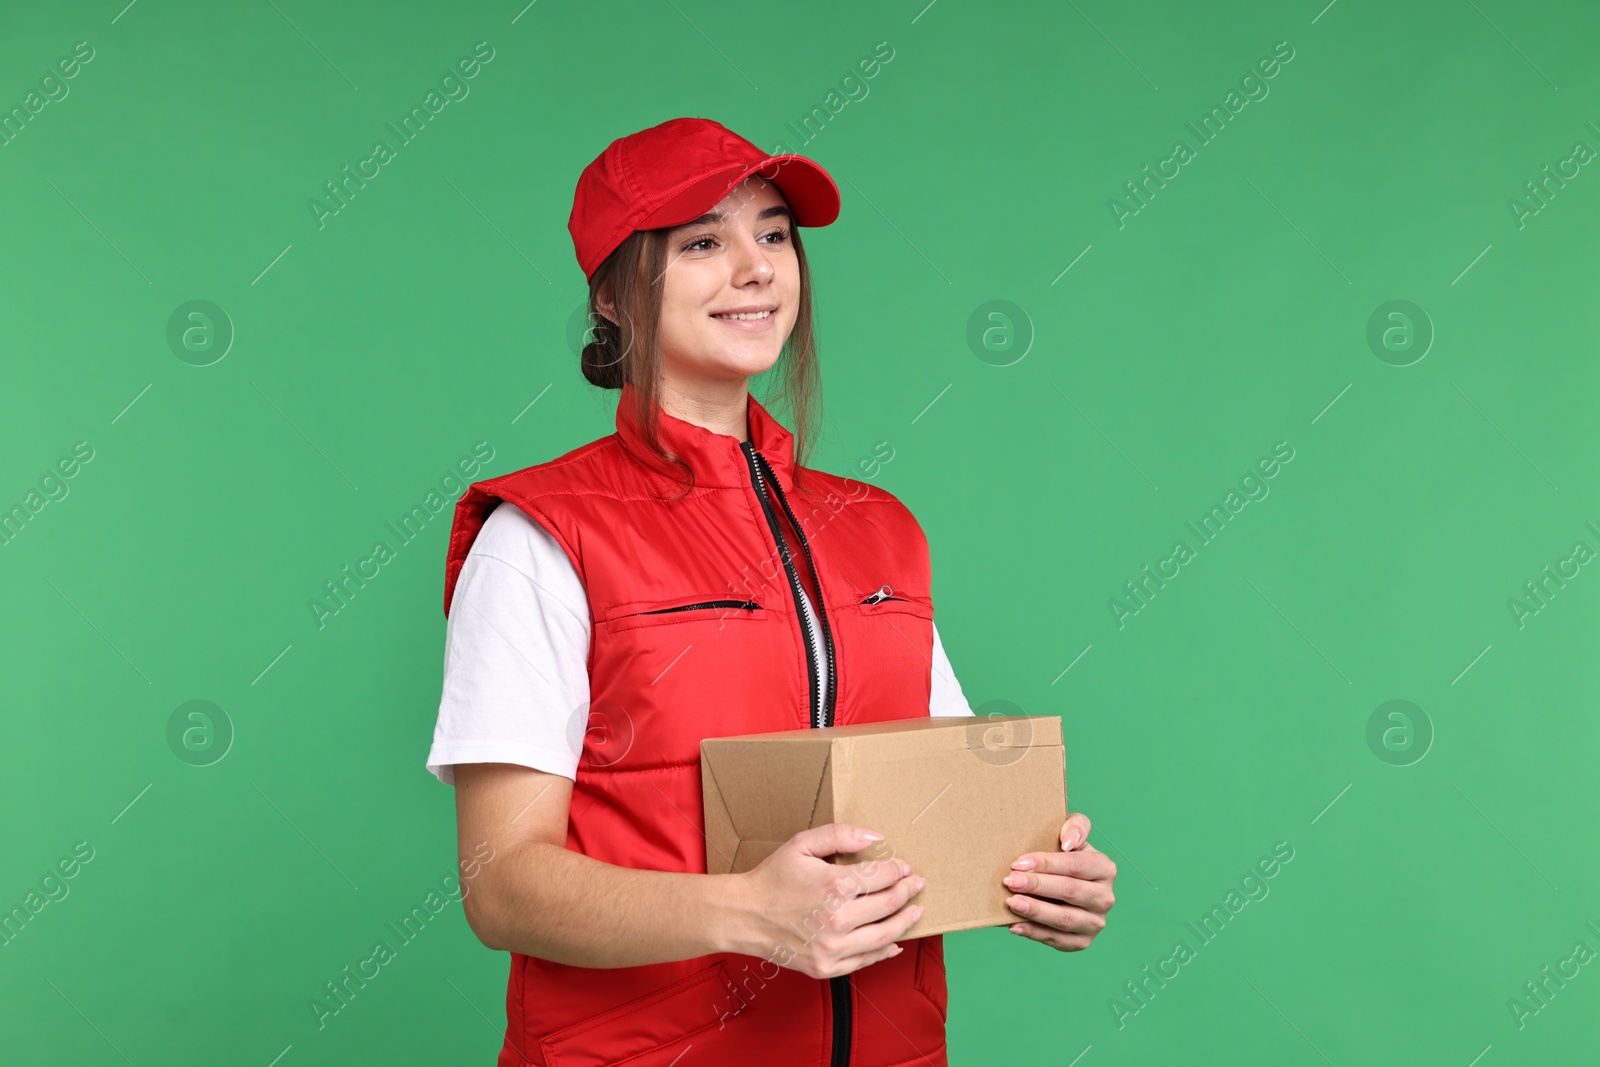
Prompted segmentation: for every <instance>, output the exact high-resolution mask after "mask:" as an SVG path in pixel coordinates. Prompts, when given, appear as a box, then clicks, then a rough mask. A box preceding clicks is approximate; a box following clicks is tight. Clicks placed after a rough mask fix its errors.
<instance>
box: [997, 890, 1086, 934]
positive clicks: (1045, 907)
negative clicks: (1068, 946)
mask: <svg viewBox="0 0 1600 1067" xmlns="http://www.w3.org/2000/svg"><path fill="white" fill-rule="evenodd" d="M1006 907H1008V908H1010V909H1011V910H1012V911H1014V912H1016V913H1017V914H1018V915H1020V916H1021V917H1022V918H1024V919H1027V920H1029V921H1031V922H1035V923H1038V924H1039V925H1040V926H1047V927H1050V928H1051V929H1053V930H1058V931H1061V932H1063V933H1069V934H1088V935H1089V936H1090V937H1093V936H1094V935H1095V934H1098V933H1099V932H1100V931H1101V930H1104V929H1105V927H1106V917H1105V916H1104V915H1101V914H1098V913H1096V912H1092V911H1087V910H1085V909H1083V908H1077V907H1073V906H1072V905H1071V904H1052V903H1051V902H1050V901H1048V900H1036V899H1034V898H1033V897H1024V896H1010V897H1007V898H1006Z"/></svg>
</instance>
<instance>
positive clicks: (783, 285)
mask: <svg viewBox="0 0 1600 1067" xmlns="http://www.w3.org/2000/svg"><path fill="white" fill-rule="evenodd" d="M793 225H794V222H793V219H792V218H791V217H790V215H789V208H788V205H787V204H786V203H785V201H784V199H783V195H782V194H781V193H779V192H778V190H777V187H776V186H774V185H773V184H772V183H771V182H769V181H766V180H765V179H763V178H761V177H759V176H757V175H752V176H751V177H750V178H748V179H746V180H745V181H744V183H743V184H741V185H739V186H737V187H735V188H734V190H733V191H732V192H730V193H729V194H728V195H727V196H726V197H724V198H723V200H722V202H721V203H720V204H718V205H717V206H716V207H714V208H712V209H711V211H710V212H708V213H707V214H706V215H704V216H702V217H701V218H699V219H697V220H695V221H694V222H691V223H689V224H687V225H684V226H678V227H675V228H673V229H672V230H671V231H670V233H669V235H668V242H667V260H666V262H667V268H666V270H665V272H664V273H663V275H662V278H661V283H660V284H661V285H662V294H661V297H662V299H661V324H660V329H659V331H658V332H659V336H660V344H661V365H662V367H661V369H662V376H663V378H664V379H666V380H667V381H669V382H671V383H672V385H673V386H674V387H675V388H676V389H677V390H678V391H680V392H689V391H693V390H694V389H695V388H696V386H697V385H699V386H707V385H709V386H712V387H713V388H714V387H715V385H716V384H719V383H729V384H731V383H733V382H735V381H738V380H741V379H746V378H749V377H750V376H751V375H755V374H760V373H761V372H763V371H765V370H767V369H768V368H769V367H771V366H772V365H773V364H774V363H776V362H777V361H778V356H779V354H780V352H781V351H782V349H783V343H784V341H785V340H787V339H788V337H789V331H790V330H791V329H793V328H794V321H795V317H796V315H797V314H798V310H799V304H800V260H799V257H798V256H797V255H796V254H795V250H794V243H793V242H792V241H791V240H790V231H791V228H792V227H793ZM734 313H740V317H738V318H733V317H729V316H730V315H732V314H734Z"/></svg>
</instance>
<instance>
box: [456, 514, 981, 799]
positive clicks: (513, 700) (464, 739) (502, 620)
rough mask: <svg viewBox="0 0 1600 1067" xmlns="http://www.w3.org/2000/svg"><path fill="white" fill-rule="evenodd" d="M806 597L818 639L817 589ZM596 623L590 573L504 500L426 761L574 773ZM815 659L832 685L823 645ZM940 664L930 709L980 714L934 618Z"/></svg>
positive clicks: (467, 580) (475, 572)
mask: <svg viewBox="0 0 1600 1067" xmlns="http://www.w3.org/2000/svg"><path fill="white" fill-rule="evenodd" d="M803 593H804V590H803V589H802V594H803ZM803 606H804V608H805V610H806V613H807V615H808V616H809V617H810V618H811V620H812V624H811V630H812V634H813V637H812V643H813V646H814V647H815V646H817V645H818V644H819V643H820V639H821V632H820V626H819V624H818V623H817V622H816V615H815V612H814V609H813V607H812V604H811V598H810V597H809V596H806V597H804V601H803ZM590 625H591V620H590V618H589V598H588V596H587V594H586V593H585V592H584V588H583V581H582V579H580V578H579V577H578V572H577V571H576V570H575V569H573V566H572V561H571V560H570V559H568V558H567V554H566V553H565V552H564V551H562V549H561V546H560V545H559V544H557V543H556V540H555V538H554V537H553V536H551V534H550V532H549V531H548V530H546V529H545V528H544V527H543V526H541V525H539V523H537V522H535V521H534V520H533V519H531V518H529V517H528V515H527V513H525V512H524V511H523V510H522V509H521V508H519V507H517V506H516V505H515V504H502V505H499V506H497V507H496V508H495V509H494V510H493V511H492V512H490V513H489V517H488V519H487V520H486V521H485V522H484V524H483V529H482V530H480V531H479V532H478V537H477V539H476V540H475V541H473V543H472V548H471V549H470V550H469V551H468V552H467V558H466V560H465V561H464V562H463V563H462V566H461V573H460V575H459V576H458V577H457V579H456V587H455V592H454V593H453V594H452V595H451V601H450V615H449V618H448V620H447V621H446V623H445V641H444V646H445V651H444V692H443V696H442V698H441V699H440V701H439V719H438V722H437V723H436V724H435V726H434V729H433V748H432V749H431V750H430V751H429V753H428V761H427V767H428V770H429V771H431V772H432V773H433V774H435V775H437V776H438V778H439V780H440V781H442V782H444V783H446V784H447V785H454V784H455V772H454V765H455V764H457V763H515V764H518V765H520V766H524V767H532V768H534V769H535V770H540V771H548V772H549V773H551V774H559V775H561V776H562V777H564V778H572V779H574V780H575V779H576V778H577V773H578V758H579V756H581V755H582V753H583V737H584V734H585V732H586V731H587V730H588V727H589V667H588V663H589V629H590ZM817 662H818V663H819V664H822V665H823V670H822V685H823V688H824V689H826V687H827V682H828V678H827V669H826V661H825V660H824V659H823V652H822V650H821V649H818V651H817ZM932 672H933V673H932V678H931V679H930V688H931V690H932V695H931V697H930V699H929V701H928V712H929V714H930V715H971V714H972V709H971V708H970V707H968V706H967V698H966V697H965V696H964V695H963V694H962V692H961V685H960V683H959V682H957V681H956V676H955V672H954V671H953V670H952V669H951V667H950V661H949V660H948V659H946V658H945V654H944V645H943V643H942V642H940V640H939V631H938V628H937V627H935V629H934V631H933V667H932Z"/></svg>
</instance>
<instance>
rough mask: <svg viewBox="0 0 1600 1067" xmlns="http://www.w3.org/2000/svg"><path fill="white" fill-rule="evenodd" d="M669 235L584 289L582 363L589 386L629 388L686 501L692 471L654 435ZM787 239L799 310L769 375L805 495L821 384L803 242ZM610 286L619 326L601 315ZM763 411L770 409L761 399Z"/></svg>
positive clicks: (625, 247) (653, 233) (622, 250)
mask: <svg viewBox="0 0 1600 1067" xmlns="http://www.w3.org/2000/svg"><path fill="white" fill-rule="evenodd" d="M670 232H671V229H670V228H668V229H659V230H638V231H635V232H634V233H631V234H629V235H628V237H627V239H626V240H624V241H623V242H622V244H620V245H618V246H617V248H616V250H615V251H613V252H612V253H611V254H610V255H609V256H607V257H606V258H605V261H604V262H602V263H601V264H600V266H599V267H597V268H596V269H595V272H594V277H593V278H592V279H590V282H589V321H590V322H591V323H593V324H594V332H593V334H592V337H593V339H592V340H591V341H590V342H589V343H588V344H585V345H584V346H583V352H582V354H581V355H580V356H579V360H580V364H581V366H582V368H583V376H584V377H585V378H586V379H588V381H589V383H590V384H591V385H598V386H599V387H601V388H602V389H621V388H622V383H623V382H624V381H631V382H632V383H633V386H634V390H635V393H636V396H637V398H638V404H639V410H638V411H637V412H636V415H637V416H638V418H637V424H638V425H639V426H640V427H641V428H642V430H643V433H644V438H645V440H646V442H648V444H649V446H650V448H651V450H652V451H654V452H655V453H656V454H657V455H658V456H660V457H661V458H662V459H663V460H665V461H666V462H668V463H670V464H672V465H673V466H675V467H678V468H680V469H681V470H682V471H683V472H684V475H685V483H684V484H685V488H684V492H683V496H688V495H689V493H690V492H691V491H692V490H693V489H694V485H695V475H694V471H692V470H690V469H689V465H688V464H687V463H685V462H684V461H683V460H682V459H680V458H679V457H678V456H675V455H673V454H672V453H670V452H667V451H666V450H665V449H663V448H662V446H661V441H660V439H659V437H658V436H657V432H656V409H657V407H658V405H659V399H658V395H659V392H660V390H659V388H658V387H659V384H660V378H661V349H660V345H659V339H658V337H657V333H656V330H657V326H658V325H659V324H660V321H661V276H662V275H663V274H664V273H665V269H666V258H667V235H668V234H669V233H670ZM789 239H790V240H791V241H792V242H793V243H794V253H795V258H796V259H797V260H799V263H800V306H799V310H798V312H797V314H796V315H795V320H794V328H793V329H792V330H791V331H790V332H789V337H788V339H787V340H785V341H784V343H783V351H782V353H781V354H780V355H779V357H778V362H777V363H776V364H774V370H777V371H778V372H779V373H780V375H781V379H782V384H781V386H780V387H779V389H778V396H779V398H781V400H782V401H783V406H785V407H787V409H788V411H789V414H790V418H791V419H792V428H791V430H790V432H791V433H793V434H794V471H795V488H796V489H798V490H800V491H801V492H807V489H806V487H805V486H804V485H802V484H801V477H800V468H801V466H802V465H803V464H804V463H805V462H806V458H807V456H808V455H809V454H810V450H811V436H812V435H811V429H812V427H813V425H814V424H815V422H816V421H817V418H818V415H819V411H818V409H819V408H820V407H821V382H820V379H819V376H818V373H817V339H816V333H815V331H814V329H813V326H812V315H811V273H810V271H809V270H808V269H807V267H806V252H805V248H804V246H803V245H802V244H801V243H800V228H799V227H798V226H793V225H791V226H790V227H789ZM608 287H609V288H610V290H611V299H612V306H613V307H614V308H615V309H616V312H617V314H618V316H619V317H620V318H621V319H622V322H621V323H615V322H612V321H611V320H609V319H607V318H606V317H605V315H604V314H602V313H601V311H600V307H599V301H600V297H601V294H602V293H604V292H605V291H606V289H607V288H608ZM762 404H763V405H764V406H769V407H770V406H771V405H767V402H766V401H765V400H763V401H762ZM674 499H682V497H676V498H674Z"/></svg>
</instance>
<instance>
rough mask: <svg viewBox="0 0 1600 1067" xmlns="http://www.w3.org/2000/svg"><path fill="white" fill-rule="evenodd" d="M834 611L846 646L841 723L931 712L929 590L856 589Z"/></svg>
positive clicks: (838, 636)
mask: <svg viewBox="0 0 1600 1067" xmlns="http://www.w3.org/2000/svg"><path fill="white" fill-rule="evenodd" d="M841 599H842V600H844V602H843V603H840V604H839V605H838V606H837V607H835V608H834V609H833V610H832V611H831V612H830V613H829V614H830V617H831V619H832V621H833V624H834V629H835V631H836V632H835V645H836V646H837V647H838V648H839V650H840V655H839V659H840V676H839V696H840V703H839V704H838V706H837V707H836V708H835V712H834V722H835V723H837V724H839V725H844V724H847V723H857V722H878V721H883V720H888V719H909V718H915V717H917V716H921V715H927V714H928V700H929V696H930V691H931V688H932V683H931V679H932V677H933V597H931V596H930V595H929V594H928V592H927V591H926V590H925V589H913V588H910V587H908V586H897V585H895V584H894V583H893V582H892V581H891V582H885V583H882V584H881V585H878V586H867V587H859V586H858V587H856V588H855V589H853V590H852V591H851V593H850V596H849V598H848V599H844V598H841Z"/></svg>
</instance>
